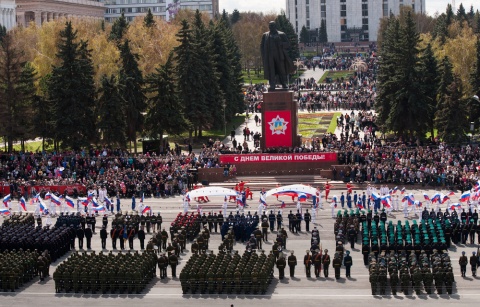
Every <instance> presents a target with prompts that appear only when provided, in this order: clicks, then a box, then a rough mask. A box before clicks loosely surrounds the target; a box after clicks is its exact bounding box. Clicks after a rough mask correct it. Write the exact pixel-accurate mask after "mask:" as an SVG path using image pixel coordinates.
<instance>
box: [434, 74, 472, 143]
mask: <svg viewBox="0 0 480 307" xmlns="http://www.w3.org/2000/svg"><path fill="white" fill-rule="evenodd" d="M440 95H441V96H440V104H439V106H438V107H439V108H438V111H437V113H436V118H435V123H436V126H437V129H438V137H439V138H440V139H441V140H443V141H444V142H447V143H459V142H463V141H465V140H466V133H467V131H468V114H467V106H466V103H465V100H464V99H462V84H461V81H460V78H458V76H453V81H452V82H451V83H450V84H448V86H447V88H446V91H445V92H444V93H442V94H440Z"/></svg>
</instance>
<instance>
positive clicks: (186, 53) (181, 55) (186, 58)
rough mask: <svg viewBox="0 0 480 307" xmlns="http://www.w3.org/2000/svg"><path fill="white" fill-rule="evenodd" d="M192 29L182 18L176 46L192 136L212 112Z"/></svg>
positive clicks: (182, 97)
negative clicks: (199, 65)
mask: <svg viewBox="0 0 480 307" xmlns="http://www.w3.org/2000/svg"><path fill="white" fill-rule="evenodd" d="M192 35H193V34H192V30H191V29H190V25H189V24H188V22H187V21H186V20H182V22H181V29H180V31H179V32H178V33H177V41H178V43H179V45H178V46H177V47H175V48H174V52H175V58H174V59H175V63H176V66H175V72H176V75H177V77H178V82H177V86H178V94H179V99H180V103H181V104H182V106H183V108H184V110H185V118H186V119H187V120H188V121H189V122H190V123H191V128H190V130H189V135H190V138H191V137H192V132H193V130H192V129H193V128H195V129H197V127H199V126H200V125H202V124H205V123H207V122H209V121H210V113H209V109H208V106H207V104H206V97H205V96H206V95H207V89H206V88H205V87H204V84H203V83H202V78H204V76H203V73H202V72H201V71H200V70H199V69H197V65H198V64H197V63H201V59H200V53H199V52H198V51H199V46H198V43H196V42H195V41H194V39H193V37H192Z"/></svg>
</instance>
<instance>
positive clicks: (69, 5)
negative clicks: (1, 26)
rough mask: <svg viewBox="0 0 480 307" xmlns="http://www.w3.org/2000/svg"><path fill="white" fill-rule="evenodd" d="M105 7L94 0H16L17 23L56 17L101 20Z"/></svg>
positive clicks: (40, 22) (22, 23) (23, 23)
mask: <svg viewBox="0 0 480 307" xmlns="http://www.w3.org/2000/svg"><path fill="white" fill-rule="evenodd" d="M2 1H3V0H2ZM104 13H105V8H104V6H103V3H102V2H99V1H94V0H17V12H16V14H17V24H18V25H21V26H24V27H25V26H27V25H28V24H29V23H30V22H35V23H36V24H37V25H41V24H42V23H44V22H47V21H50V20H55V19H58V18H90V19H98V20H102V19H103V17H104V16H103V15H104Z"/></svg>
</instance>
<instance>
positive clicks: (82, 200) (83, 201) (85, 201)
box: [78, 198, 88, 207]
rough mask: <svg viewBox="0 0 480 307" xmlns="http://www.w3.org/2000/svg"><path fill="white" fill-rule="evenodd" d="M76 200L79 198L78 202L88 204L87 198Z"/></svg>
mask: <svg viewBox="0 0 480 307" xmlns="http://www.w3.org/2000/svg"><path fill="white" fill-rule="evenodd" d="M78 200H79V201H80V203H81V204H82V205H84V206H85V207H87V206H88V199H87V198H79V199H78Z"/></svg>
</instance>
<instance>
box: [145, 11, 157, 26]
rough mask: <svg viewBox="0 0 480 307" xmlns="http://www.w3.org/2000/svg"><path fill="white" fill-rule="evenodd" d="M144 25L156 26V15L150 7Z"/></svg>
mask: <svg viewBox="0 0 480 307" xmlns="http://www.w3.org/2000/svg"><path fill="white" fill-rule="evenodd" d="M143 25H144V27H145V28H152V27H154V26H155V17H153V14H152V11H151V10H150V8H148V12H147V15H145V17H144V18H143Z"/></svg>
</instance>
